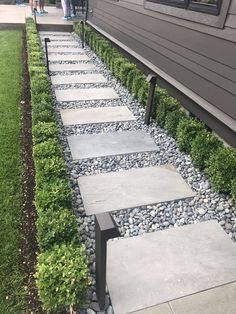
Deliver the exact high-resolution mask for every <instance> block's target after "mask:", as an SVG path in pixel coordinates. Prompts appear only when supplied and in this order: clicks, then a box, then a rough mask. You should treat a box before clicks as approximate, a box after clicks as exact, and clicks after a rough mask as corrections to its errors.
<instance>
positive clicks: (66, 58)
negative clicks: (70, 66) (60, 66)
mask: <svg viewBox="0 0 236 314" xmlns="http://www.w3.org/2000/svg"><path fill="white" fill-rule="evenodd" d="M48 60H49V61H68V62H69V61H88V60H90V58H89V57H88V56H87V55H84V54H83V55H82V54H80V55H76V54H66V55H61V54H53V55H52V54H49V55H48Z"/></svg>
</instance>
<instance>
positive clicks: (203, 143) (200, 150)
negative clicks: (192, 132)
mask: <svg viewBox="0 0 236 314" xmlns="http://www.w3.org/2000/svg"><path fill="white" fill-rule="evenodd" d="M220 147H221V148H222V147H223V142H222V141H220V140H219V139H218V138H217V137H216V136H215V135H214V134H212V133H210V132H208V131H207V130H204V131H200V132H199V133H198V134H197V136H196V138H195V139H194V140H193V142H192V146H191V151H190V155H191V157H192V160H193V163H194V164H195V165H196V166H197V167H198V168H200V169H201V170H202V169H204V168H205V165H206V162H207V161H208V160H209V158H210V156H211V155H212V154H214V153H215V152H216V151H217V149H219V148H220Z"/></svg>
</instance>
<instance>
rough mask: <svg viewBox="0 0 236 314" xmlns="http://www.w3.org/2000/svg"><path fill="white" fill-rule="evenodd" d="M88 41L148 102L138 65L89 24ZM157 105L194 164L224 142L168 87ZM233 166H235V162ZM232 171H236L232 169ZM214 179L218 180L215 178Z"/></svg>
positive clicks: (159, 92)
mask: <svg viewBox="0 0 236 314" xmlns="http://www.w3.org/2000/svg"><path fill="white" fill-rule="evenodd" d="M80 27H81V26H80V24H79V23H74V30H75V32H77V33H78V34H79V35H80V31H81V28H80ZM85 42H86V43H87V44H88V45H89V46H90V48H91V49H93V50H94V51H95V52H96V53H97V54H98V56H99V57H100V58H101V60H102V61H104V62H105V63H106V64H107V66H108V68H109V69H110V70H111V72H112V73H113V74H114V75H116V77H117V78H118V79H119V80H120V81H121V83H122V84H123V85H124V86H126V87H127V89H128V90H129V92H130V93H131V94H132V95H133V96H135V97H136V98H137V99H138V100H139V101H140V103H142V104H143V105H144V106H145V105H146V103H147V97H148V92H149V84H147V82H146V79H145V76H144V75H143V74H142V73H141V72H140V71H139V70H138V69H137V67H136V65H135V64H133V63H131V62H130V61H129V60H128V59H126V58H125V57H124V56H123V55H122V54H121V53H120V52H119V51H118V50H117V49H116V48H114V47H113V46H112V44H111V43H110V42H109V41H108V40H107V39H105V38H104V37H103V36H101V35H99V34H98V33H96V32H95V31H93V30H92V28H91V27H90V26H88V25H86V26H85ZM154 108H157V109H156V110H154V111H153V115H152V116H153V118H156V121H157V123H158V125H159V126H161V127H164V128H165V129H166V130H167V133H168V134H169V135H171V136H173V137H174V138H175V139H176V140H177V144H178V146H179V148H180V149H181V150H183V151H185V152H186V153H191V156H192V158H193V162H194V163H195V165H197V166H198V167H199V168H201V169H204V168H205V164H206V162H207V160H208V159H209V158H210V156H211V153H213V152H215V151H216V149H217V147H222V145H223V143H222V142H221V141H219V142H218V140H216V139H215V137H214V136H213V135H209V134H210V133H209V132H207V130H206V128H205V126H204V124H203V123H201V122H199V121H197V120H196V119H192V118H188V117H187V115H186V114H185V113H184V112H183V111H182V110H181V109H180V108H181V106H180V104H179V103H178V101H177V100H176V99H174V98H172V97H170V96H169V94H168V92H167V91H166V90H164V89H161V88H158V87H156V89H155V92H154ZM202 132H203V133H204V134H206V135H207V138H206V139H204V140H202V143H200V142H201V139H202V138H203V135H200V134H202ZM205 132H206V133H205ZM198 135H199V137H198ZM196 138H197V139H196ZM195 139H196V141H195ZM193 143H194V144H193ZM192 145H193V148H192ZM208 145H209V146H208ZM232 151H234V149H232ZM226 155H227V157H226V156H225V157H226V159H227V160H228V159H230V158H231V153H230V152H229V151H227V153H226ZM210 160H211V158H210ZM217 167H218V166H217V163H216V164H214V165H212V169H211V171H210V170H208V172H209V171H210V172H211V175H209V177H212V178H213V175H212V174H213V172H214V170H213V169H214V168H215V171H216V172H217V171H218V168H217ZM231 167H233V168H235V163H232V164H231ZM229 172H230V170H229ZM232 172H234V171H233V170H232ZM220 175H221V176H222V177H221V180H222V181H224V182H227V174H226V173H225V172H224V171H221V174H220ZM213 181H214V182H215V179H213ZM214 182H213V184H214ZM226 189H227V190H228V188H225V189H224V190H226ZM231 191H232V189H231ZM231 193H232V192H231ZM232 195H233V194H232Z"/></svg>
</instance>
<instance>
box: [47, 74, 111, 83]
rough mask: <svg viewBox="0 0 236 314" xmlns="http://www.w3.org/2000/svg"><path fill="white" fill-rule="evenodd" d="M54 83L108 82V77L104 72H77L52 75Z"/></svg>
mask: <svg viewBox="0 0 236 314" xmlns="http://www.w3.org/2000/svg"><path fill="white" fill-rule="evenodd" d="M51 81H52V84H53V85H58V84H93V83H106V82H107V79H106V78H105V77H104V76H103V75H102V74H80V75H78V74H76V75H54V76H52V77H51Z"/></svg>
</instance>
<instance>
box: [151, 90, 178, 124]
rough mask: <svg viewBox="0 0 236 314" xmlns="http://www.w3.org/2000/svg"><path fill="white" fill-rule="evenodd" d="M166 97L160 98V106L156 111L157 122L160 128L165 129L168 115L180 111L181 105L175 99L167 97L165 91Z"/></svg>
mask: <svg viewBox="0 0 236 314" xmlns="http://www.w3.org/2000/svg"><path fill="white" fill-rule="evenodd" d="M163 93H164V95H160V96H159V106H157V110H156V121H157V124H158V125H159V126H160V127H162V128H163V127H164V125H165V121H166V115H167V114H168V113H169V112H172V111H175V110H179V109H180V104H179V102H178V101H177V100H176V99H174V98H173V97H170V96H169V97H166V96H165V91H163Z"/></svg>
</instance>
